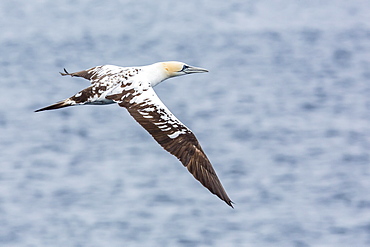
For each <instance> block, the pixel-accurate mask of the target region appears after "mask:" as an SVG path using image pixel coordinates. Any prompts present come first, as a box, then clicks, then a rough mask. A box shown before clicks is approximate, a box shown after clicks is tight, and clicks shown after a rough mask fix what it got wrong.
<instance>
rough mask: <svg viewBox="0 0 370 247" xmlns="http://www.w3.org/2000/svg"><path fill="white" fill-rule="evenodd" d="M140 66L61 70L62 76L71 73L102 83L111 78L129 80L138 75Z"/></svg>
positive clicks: (108, 66)
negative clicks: (71, 71) (70, 71)
mask: <svg viewBox="0 0 370 247" xmlns="http://www.w3.org/2000/svg"><path fill="white" fill-rule="evenodd" d="M139 71H140V68H127V67H119V66H115V65H101V66H96V67H93V68H90V69H86V70H82V71H78V72H73V73H69V72H68V71H67V70H66V69H64V73H63V72H59V73H60V74H61V75H62V76H66V75H70V76H72V77H82V78H85V79H86V80H89V81H90V82H91V84H95V83H101V82H105V81H107V78H109V80H116V81H118V80H128V79H129V78H130V77H132V76H134V75H136V74H137V73H138V72H139Z"/></svg>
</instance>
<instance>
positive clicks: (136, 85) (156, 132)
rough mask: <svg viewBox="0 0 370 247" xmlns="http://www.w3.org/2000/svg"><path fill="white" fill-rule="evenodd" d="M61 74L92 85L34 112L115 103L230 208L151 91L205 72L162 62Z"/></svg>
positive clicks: (193, 146)
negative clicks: (156, 87)
mask: <svg viewBox="0 0 370 247" xmlns="http://www.w3.org/2000/svg"><path fill="white" fill-rule="evenodd" d="M64 72H65V73H61V74H62V75H70V76H75V77H83V78H85V79H87V80H89V81H90V82H91V85H90V86H89V87H87V88H85V89H83V90H82V91H80V92H78V93H77V94H75V95H74V96H72V97H70V98H68V99H66V100H63V101H60V102H58V103H55V104H53V105H50V106H47V107H44V108H41V109H39V110H36V112H38V111H44V110H52V109H58V108H63V107H67V106H73V105H85V104H92V105H102V104H112V103H118V105H119V106H121V107H125V108H126V109H127V110H128V112H129V113H130V114H131V116H133V117H134V118H135V120H136V121H137V122H138V123H139V124H140V125H141V126H143V127H144V128H145V129H146V130H147V131H148V132H149V133H150V134H151V135H152V136H153V138H154V139H155V140H156V141H157V142H158V143H159V144H160V145H161V146H162V147H163V148H164V149H165V150H167V151H168V152H170V153H171V154H173V155H175V156H176V157H177V158H178V159H179V160H180V161H181V162H182V164H183V165H184V166H185V167H187V169H188V170H189V172H190V173H192V174H193V176H194V177H195V178H196V179H197V180H198V181H200V182H201V183H202V184H203V186H205V187H206V188H208V190H209V191H211V192H212V193H213V194H216V195H217V196H218V197H219V198H220V199H222V200H224V201H225V202H226V203H227V204H228V205H230V206H231V207H232V204H231V203H232V202H231V200H230V198H229V197H228V196H227V194H226V192H225V190H224V188H223V187H222V185H221V182H220V181H219V179H218V177H217V175H216V172H215V171H214V169H213V167H212V165H211V163H210V161H209V160H208V158H207V156H206V155H205V153H204V151H203V150H202V148H201V146H200V145H199V142H198V141H197V139H196V137H195V136H194V134H193V133H192V132H191V130H190V129H188V128H187V127H186V126H185V125H184V124H182V123H181V122H180V121H179V120H178V119H177V118H176V117H175V116H174V115H173V114H172V113H171V112H170V111H169V110H168V108H167V107H166V106H165V105H164V104H163V103H162V101H161V100H160V99H159V98H158V96H157V95H156V93H155V92H154V90H153V87H154V86H156V85H158V84H159V83H160V82H162V81H164V80H166V79H168V78H171V77H175V76H180V75H185V74H190V73H201V72H207V70H205V69H202V68H196V67H192V66H189V65H186V64H184V63H181V62H161V63H155V64H152V65H147V66H141V67H119V66H114V65H103V66H97V67H93V68H90V69H87V70H83V71H80V72H75V73H68V72H67V71H66V70H64Z"/></svg>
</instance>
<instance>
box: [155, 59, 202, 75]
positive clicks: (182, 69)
mask: <svg viewBox="0 0 370 247" xmlns="http://www.w3.org/2000/svg"><path fill="white" fill-rule="evenodd" d="M160 64H161V65H162V66H163V69H164V70H165V73H166V74H167V76H168V78H170V77H175V76H180V75H186V74H192V73H203V72H208V70H206V69H202V68H197V67H193V66H190V65H187V64H185V63H182V62H176V61H170V62H161V63H160Z"/></svg>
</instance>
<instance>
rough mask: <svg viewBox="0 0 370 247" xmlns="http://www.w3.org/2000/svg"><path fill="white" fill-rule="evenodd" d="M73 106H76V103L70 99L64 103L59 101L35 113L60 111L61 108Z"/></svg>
mask: <svg viewBox="0 0 370 247" xmlns="http://www.w3.org/2000/svg"><path fill="white" fill-rule="evenodd" d="M72 105H74V102H73V101H71V100H70V99H66V100H63V101H59V102H57V103H55V104H53V105H49V106H46V107H44V108H41V109H38V110H36V111H35V112H39V111H46V110H54V109H59V108H63V107H67V106H72Z"/></svg>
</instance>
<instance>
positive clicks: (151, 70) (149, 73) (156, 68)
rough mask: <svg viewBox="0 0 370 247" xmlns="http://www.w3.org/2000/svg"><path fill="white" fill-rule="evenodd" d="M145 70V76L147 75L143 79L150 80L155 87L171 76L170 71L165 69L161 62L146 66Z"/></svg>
mask: <svg viewBox="0 0 370 247" xmlns="http://www.w3.org/2000/svg"><path fill="white" fill-rule="evenodd" d="M143 70H144V77H146V78H143V79H146V80H147V81H149V82H150V85H151V86H152V87H155V86H156V85H158V84H159V83H161V82H162V81H164V80H166V79H168V78H169V77H170V76H169V75H168V73H167V72H166V71H165V70H163V67H162V66H161V64H160V63H156V64H152V65H148V66H145V67H144V68H143Z"/></svg>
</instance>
